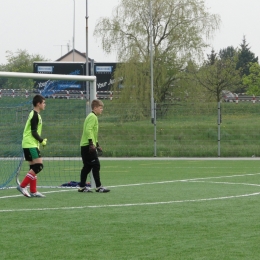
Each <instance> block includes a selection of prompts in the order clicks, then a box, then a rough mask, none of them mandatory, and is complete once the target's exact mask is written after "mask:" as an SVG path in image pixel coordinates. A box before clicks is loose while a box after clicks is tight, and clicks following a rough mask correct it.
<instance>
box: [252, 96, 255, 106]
mask: <svg viewBox="0 0 260 260" xmlns="http://www.w3.org/2000/svg"><path fill="white" fill-rule="evenodd" d="M252 101H253V104H255V95H253V99H252Z"/></svg>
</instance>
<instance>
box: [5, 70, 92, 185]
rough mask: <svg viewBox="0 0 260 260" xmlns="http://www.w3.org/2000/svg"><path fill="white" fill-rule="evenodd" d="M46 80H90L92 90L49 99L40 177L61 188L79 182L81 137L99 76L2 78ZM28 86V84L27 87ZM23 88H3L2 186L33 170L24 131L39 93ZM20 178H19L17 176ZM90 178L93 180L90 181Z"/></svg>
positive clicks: (40, 181)
mask: <svg viewBox="0 0 260 260" xmlns="http://www.w3.org/2000/svg"><path fill="white" fill-rule="evenodd" d="M1 77H4V78H15V79H19V82H20V84H21V85H23V84H22V83H21V82H23V79H28V78H30V79H46V80H52V81H56V82H58V81H67V82H75V81H87V82H89V92H88V94H87V95H86V92H83V91H80V92H78V93H76V92H75V91H74V92H72V93H69V91H65V92H64V93H61V92H59V93H58V94H59V95H57V93H55V92H53V95H52V96H48V98H46V109H45V110H44V111H42V112H41V116H42V119H43V131H42V137H43V138H47V139H48V144H47V146H46V147H45V148H44V149H42V148H41V154H42V157H43V164H44V169H43V171H42V172H41V173H40V176H39V178H38V182H37V184H38V186H39V187H61V185H63V184H66V183H69V182H71V181H75V182H78V181H79V179H80V171H81V168H82V161H81V157H80V146H79V142H80V138H81V134H82V126H83V122H84V119H85V117H86V115H87V114H88V113H89V112H90V111H91V109H90V103H91V101H92V100H93V99H95V98H96V77H95V76H74V75H54V74H51V75H49V74H34V73H12V72H0V78H1ZM24 87H25V88H26V86H24ZM25 88H23V89H21V88H20V89H16V90H14V89H0V116H1V124H0V133H1V139H0V140H1V141H0V146H1V149H0V160H1V167H0V188H1V189H2V188H8V187H13V186H16V183H17V182H18V183H19V180H22V179H23V178H24V176H25V175H26V173H27V172H28V170H29V166H28V163H27V162H25V161H24V158H23V151H22V146H21V142H22V134H23V129H24V126H25V123H26V120H27V117H28V114H29V112H30V111H31V109H32V108H33V106H32V98H33V96H34V95H35V94H36V93H33V91H28V90H26V89H25ZM17 178H18V179H17ZM89 181H90V180H89Z"/></svg>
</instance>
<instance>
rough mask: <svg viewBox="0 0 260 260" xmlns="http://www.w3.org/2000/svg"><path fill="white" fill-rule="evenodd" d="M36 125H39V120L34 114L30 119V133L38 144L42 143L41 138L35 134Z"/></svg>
mask: <svg viewBox="0 0 260 260" xmlns="http://www.w3.org/2000/svg"><path fill="white" fill-rule="evenodd" d="M38 123H39V118H38V115H37V114H34V115H33V117H32V119H31V131H32V136H33V137H34V138H35V139H36V140H37V141H39V142H40V143H41V142H42V141H43V138H41V137H40V136H39V134H38V133H37V128H38Z"/></svg>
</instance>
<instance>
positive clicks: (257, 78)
mask: <svg viewBox="0 0 260 260" xmlns="http://www.w3.org/2000/svg"><path fill="white" fill-rule="evenodd" d="M249 73H250V74H249V75H247V76H246V75H245V76H244V77H243V84H244V85H245V86H246V87H247V92H246V93H247V94H248V95H255V96H256V95H260V65H259V64H258V63H257V62H253V63H251V64H250V67H249Z"/></svg>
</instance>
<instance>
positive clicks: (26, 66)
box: [1, 50, 46, 89]
mask: <svg viewBox="0 0 260 260" xmlns="http://www.w3.org/2000/svg"><path fill="white" fill-rule="evenodd" d="M6 53H7V55H6V59H7V63H6V64H5V65H3V66H2V68H1V69H3V71H9V72H27V73H32V72H33V62H34V61H45V60H46V59H45V58H44V57H43V56H41V55H39V54H29V53H28V52H27V51H26V50H18V51H17V52H16V53H13V52H11V51H7V52H6ZM33 84H34V83H33V80H32V79H23V80H21V79H16V78H9V79H7V80H6V81H5V83H4V87H3V88H11V89H18V88H26V89H30V88H32V87H33Z"/></svg>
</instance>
